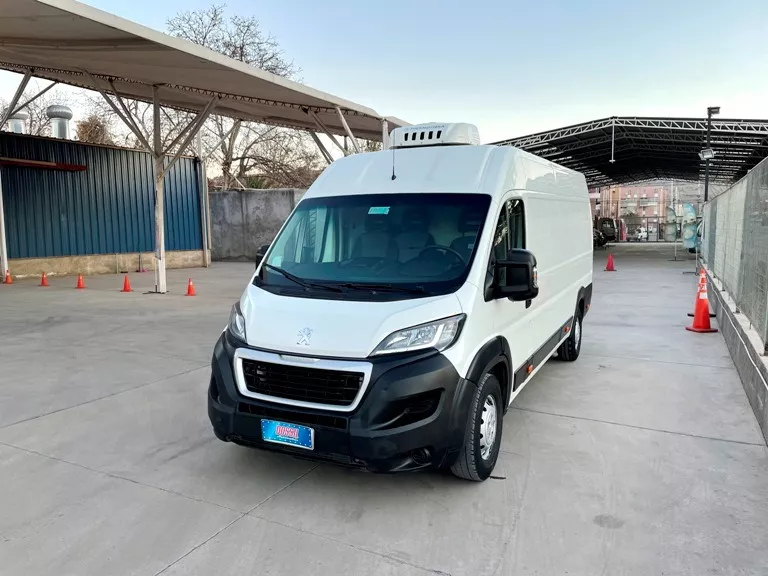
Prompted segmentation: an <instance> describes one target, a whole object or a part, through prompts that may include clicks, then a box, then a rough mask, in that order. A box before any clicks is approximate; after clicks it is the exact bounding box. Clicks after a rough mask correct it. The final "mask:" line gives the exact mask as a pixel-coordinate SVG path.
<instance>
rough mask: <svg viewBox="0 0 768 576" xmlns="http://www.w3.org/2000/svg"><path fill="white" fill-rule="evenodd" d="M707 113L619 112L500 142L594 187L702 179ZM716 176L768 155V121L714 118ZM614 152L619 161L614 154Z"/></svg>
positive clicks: (742, 170)
mask: <svg viewBox="0 0 768 576" xmlns="http://www.w3.org/2000/svg"><path fill="white" fill-rule="evenodd" d="M706 136H707V120H706V118H701V119H700V118H638V117H613V118H603V119H602V120H594V121H592V122H585V123H583V124H576V125H574V126H568V127H566V128H559V129H557V130H550V131H548V132H540V133H538V134H532V135H530V136H522V137H520V138H512V139H509V140H503V141H501V142H496V144H498V145H502V146H515V147H517V148H521V149H523V150H527V151H528V152H531V153H532V154H536V155H537V156H541V157H543V158H546V159H547V160H552V161H553V162H557V163H558V164H561V165H563V166H566V167H568V168H572V169H574V170H578V171H579V172H582V173H584V174H585V175H586V177H587V183H588V184H589V185H590V186H606V185H612V184H628V183H631V182H639V181H643V180H653V179H672V178H674V179H677V180H699V179H700V178H703V175H704V162H703V161H702V160H700V159H699V152H700V151H701V150H702V149H703V148H705V147H706ZM710 147H711V148H712V149H713V150H714V151H715V157H714V159H713V160H711V161H710V169H709V176H710V180H712V181H719V182H723V183H730V182H734V181H736V180H738V179H739V178H741V177H742V176H744V175H745V174H746V173H747V172H748V171H749V170H751V169H752V168H753V167H754V166H755V165H756V164H757V163H758V162H760V161H761V160H762V159H763V158H765V157H766V156H768V120H721V119H713V120H712V131H711V145H710ZM612 157H613V160H612V159H611V158H612Z"/></svg>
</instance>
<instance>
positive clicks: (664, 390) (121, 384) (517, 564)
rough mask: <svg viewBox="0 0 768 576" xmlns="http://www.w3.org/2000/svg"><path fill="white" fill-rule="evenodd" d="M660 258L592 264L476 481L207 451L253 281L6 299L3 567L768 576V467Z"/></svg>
mask: <svg viewBox="0 0 768 576" xmlns="http://www.w3.org/2000/svg"><path fill="white" fill-rule="evenodd" d="M671 248H672V247H671V246H654V245H633V246H622V247H620V248H617V249H614V250H613V252H614V255H615V257H616V264H617V268H618V272H616V273H606V272H603V271H602V268H603V265H604V261H605V257H606V253H605V252H603V251H598V252H597V253H596V264H595V295H594V300H593V307H592V311H591V312H590V314H589V316H588V317H587V320H586V322H585V329H584V345H583V349H582V356H581V358H580V359H579V360H578V361H577V362H576V363H574V364H565V363H558V362H556V361H552V362H550V363H549V364H548V365H547V366H545V367H544V368H543V369H542V370H541V371H540V372H539V374H537V376H536V377H535V379H534V381H533V382H531V384H530V385H529V386H527V387H526V389H525V390H524V391H523V393H522V394H521V395H520V396H519V398H518V399H517V401H516V402H515V404H514V405H513V406H514V408H513V409H511V410H510V411H509V413H508V414H507V416H506V418H505V422H504V426H505V428H504V438H503V452H502V455H501V457H500V461H499V465H498V468H497V470H496V475H497V476H498V479H492V480H488V481H487V482H485V483H483V484H472V483H467V482H462V481H459V480H456V479H453V478H452V477H450V476H443V475H437V474H413V475H400V476H375V475H371V474H367V473H361V472H356V471H349V470H346V469H341V468H336V467H332V466H326V465H316V464H314V463H310V462H305V461H299V460H294V459H291V458H288V457H285V456H280V455H274V454H268V453H262V452H258V451H254V450H248V449H245V448H240V447H237V446H233V445H230V444H224V443H222V442H219V441H218V440H216V439H215V438H214V437H213V434H212V432H211V430H210V425H209V423H208V421H207V415H206V407H205V396H206V387H207V382H208V376H209V368H208V364H209V361H210V353H211V350H212V346H213V343H214V341H215V339H216V337H217V335H218V334H219V333H220V332H221V330H222V329H223V327H224V325H225V323H226V321H227V317H228V313H229V308H230V306H231V304H232V302H233V301H234V300H235V299H236V298H237V297H238V296H239V294H240V292H241V291H242V289H243V287H244V285H245V282H246V281H247V278H248V277H249V274H250V271H251V270H252V266H251V265H249V264H216V265H215V266H214V267H213V268H211V269H209V270H189V271H170V272H169V287H170V289H171V291H172V292H171V294H169V295H167V296H148V295H143V294H142V293H141V292H142V290H147V289H149V288H150V287H151V283H152V280H151V274H135V275H132V276H131V279H132V282H133V284H134V288H135V289H136V292H134V293H131V294H121V293H120V292H119V290H120V288H121V287H122V277H117V276H103V277H96V278H87V279H86V281H87V285H88V289H87V290H85V291H76V290H74V289H73V286H74V278H52V279H51V280H50V281H51V285H52V286H51V287H50V288H48V289H45V288H38V287H37V286H36V282H33V281H31V280H30V281H20V282H16V283H14V284H13V285H12V286H0V486H2V488H3V489H2V490H0V510H1V511H2V513H0V574H1V575H6V574H7V575H14V576H15V575H22V574H23V575H24V576H33V575H38V574H39V575H52V574H77V575H84V574H116V575H122V574H132V575H134V574H135V575H142V576H143V575H147V576H153V575H158V574H164V575H171V574H173V575H182V574H183V575H188V574H189V575H209V574H214V573H219V574H236V573H242V574H260V575H261V574H275V575H278V574H281V575H282V574H289V573H299V574H313V575H315V574H318V575H325V574H327V575H339V574H350V575H356V576H357V575H366V574H375V575H379V574H384V575H390V574H407V575H429V574H451V575H454V576H458V575H463V574H466V575H473V576H479V575H486V574H487V575H491V574H510V575H512V574H514V575H521V574H530V575H535V574H538V575H549V574H569V575H582V574H583V575H594V574H606V575H613V574H622V575H626V576H630V575H638V576H647V575H649V574H675V575H683V574H686V575H687V574H689V575H691V576H693V575H695V576H700V575H701V574H734V575H736V574H750V575H751V574H768V561H767V560H766V559H767V558H768V556H767V554H768V552H766V546H765V543H766V542H768V482H767V481H766V479H767V478H768V451H767V450H766V447H765V444H764V441H763V438H762V436H761V434H760V432H759V429H758V427H757V424H756V422H755V419H754V416H753V414H752V411H751V409H750V408H749V405H748V403H747V401H746V398H745V395H744V392H743V389H742V387H741V383H740V382H739V380H738V376H737V375H736V371H735V369H734V367H733V364H732V362H731V360H730V357H729V355H728V352H727V349H726V347H725V344H724V342H723V341H722V338H721V337H720V335H718V334H704V335H702V334H693V333H689V332H687V331H685V330H683V327H684V326H685V325H686V324H687V323H688V322H689V321H690V319H689V318H688V317H687V316H686V313H687V312H689V311H690V310H691V308H692V304H693V295H694V286H695V282H696V278H695V276H693V275H684V274H682V272H683V271H684V270H689V269H692V268H693V263H692V261H682V262H669V261H668V258H670V257H671V256H672V252H671ZM190 275H191V276H192V277H193V279H194V280H195V283H196V286H197V292H198V296H197V297H195V298H186V297H184V296H183V292H184V290H185V287H186V280H187V277H188V276H190Z"/></svg>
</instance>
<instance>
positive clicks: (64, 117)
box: [45, 104, 72, 140]
mask: <svg viewBox="0 0 768 576" xmlns="http://www.w3.org/2000/svg"><path fill="white" fill-rule="evenodd" d="M45 113H46V114H47V115H48V118H50V119H51V131H52V132H53V137H54V138H61V139H62V140H69V138H70V136H69V121H70V120H72V109H71V108H69V106H62V105H60V104H54V105H52V106H48V108H46V110H45Z"/></svg>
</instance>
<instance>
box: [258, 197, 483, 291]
mask: <svg viewBox="0 0 768 576" xmlns="http://www.w3.org/2000/svg"><path fill="white" fill-rule="evenodd" d="M490 202H491V198H490V196H488V195H485V194H423V193H422V194H366V195H362V194H361V195H354V196H340V197H328V198H310V199H306V200H303V201H302V202H301V203H300V204H299V205H298V207H297V208H296V210H295V211H294V213H293V214H292V215H291V217H290V219H289V221H288V222H287V224H286V225H285V227H284V228H283V230H282V231H281V233H280V234H279V236H278V237H277V238H276V239H275V242H274V243H273V245H272V247H271V249H270V250H269V252H268V254H267V258H266V261H265V262H266V264H268V266H263V267H262V271H261V273H260V276H259V278H257V282H256V283H257V284H258V285H260V286H262V287H264V288H267V287H274V288H285V289H289V290H290V289H293V290H297V291H303V292H322V291H323V290H324V289H327V291H329V292H330V291H333V292H336V293H338V292H339V289H340V288H341V289H342V291H343V292H344V293H350V292H378V293H388V294H389V295H390V296H391V294H393V293H401V294H402V295H403V296H402V297H417V296H419V295H425V294H440V293H449V292H452V291H455V290H456V289H458V287H459V286H461V284H462V283H463V282H464V280H465V279H466V277H467V274H468V273H469V268H470V265H471V263H472V260H473V257H474V254H475V251H476V250H475V246H476V244H477V240H478V238H479V235H480V233H481V231H482V226H483V223H484V222H485V218H486V215H487V212H488V207H489V205H490ZM399 297H400V296H399Z"/></svg>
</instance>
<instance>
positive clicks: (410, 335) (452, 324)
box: [371, 314, 466, 356]
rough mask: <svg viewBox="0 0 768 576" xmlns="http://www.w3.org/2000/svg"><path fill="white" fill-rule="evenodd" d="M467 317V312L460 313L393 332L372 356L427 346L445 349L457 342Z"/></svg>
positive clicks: (422, 348)
mask: <svg viewBox="0 0 768 576" xmlns="http://www.w3.org/2000/svg"><path fill="white" fill-rule="evenodd" d="M465 318H466V315H465V314H459V315H458V316H451V317H450V318H443V319H442V320H435V321H434V322H429V323H427V324H419V325H418V326H413V327H412V328H406V329H404V330H398V331H397V332H393V333H392V334H390V335H389V336H387V337H386V338H384V340H382V342H381V344H379V345H378V346H376V348H375V349H374V351H373V353H372V354H371V356H380V355H382V354H395V353H397V352H411V351H413V350H425V349H427V348H435V349H436V350H438V351H443V350H445V349H446V348H448V347H449V346H450V345H451V344H453V343H454V342H456V340H457V339H458V337H459V333H460V332H461V327H462V325H463V324H464V319H465Z"/></svg>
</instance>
